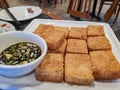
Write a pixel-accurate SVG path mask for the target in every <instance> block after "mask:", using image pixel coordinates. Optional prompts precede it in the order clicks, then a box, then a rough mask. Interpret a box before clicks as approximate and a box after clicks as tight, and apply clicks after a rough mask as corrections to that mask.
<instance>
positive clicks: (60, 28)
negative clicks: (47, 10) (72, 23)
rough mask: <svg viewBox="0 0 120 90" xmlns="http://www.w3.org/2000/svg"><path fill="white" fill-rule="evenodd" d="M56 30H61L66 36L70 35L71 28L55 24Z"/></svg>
mask: <svg viewBox="0 0 120 90" xmlns="http://www.w3.org/2000/svg"><path fill="white" fill-rule="evenodd" d="M54 30H59V31H62V32H64V33H65V38H67V37H68V33H69V28H68V27H61V26H55V27H54Z"/></svg>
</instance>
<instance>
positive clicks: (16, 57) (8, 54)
mask: <svg viewBox="0 0 120 90" xmlns="http://www.w3.org/2000/svg"><path fill="white" fill-rule="evenodd" d="M40 55H41V49H40V47H39V46H38V45H36V44H33V43H30V42H21V43H17V44H15V45H12V46H10V47H8V48H7V49H5V50H4V51H3V52H1V53H0V64H3V65H5V64H6V65H21V64H26V63H30V62H32V61H34V60H35V59H37V58H38V57H39V56H40Z"/></svg>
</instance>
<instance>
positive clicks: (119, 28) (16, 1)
mask: <svg viewBox="0 0 120 90" xmlns="http://www.w3.org/2000/svg"><path fill="white" fill-rule="evenodd" d="M7 1H8V2H9V4H10V6H11V7H13V6H21V5H35V6H39V2H38V1H39V0H7ZM60 1H61V0H58V3H57V6H56V8H55V7H54V6H51V5H49V4H47V3H46V5H45V8H46V9H47V10H49V11H50V12H53V13H55V14H56V15H59V16H61V17H62V18H63V19H65V20H75V19H74V18H72V17H70V15H69V14H67V13H66V11H67V7H68V2H69V0H66V2H65V0H63V3H62V4H61V2H60ZM98 1H100V0H98ZM98 7H99V2H98V5H97V10H96V13H97V12H98ZM107 8H109V6H108V5H105V6H104V8H103V10H102V12H101V14H100V17H103V16H104V13H105V12H106V10H107ZM114 18H115V16H114V15H113V16H112V19H111V20H110V21H109V24H110V25H111V27H112V29H113V31H114V32H115V34H116V35H117V37H118V39H119V40H120V14H119V16H118V19H117V22H116V23H114V24H113V20H114ZM90 21H96V19H94V18H91V19H90ZM99 22H103V20H102V21H99Z"/></svg>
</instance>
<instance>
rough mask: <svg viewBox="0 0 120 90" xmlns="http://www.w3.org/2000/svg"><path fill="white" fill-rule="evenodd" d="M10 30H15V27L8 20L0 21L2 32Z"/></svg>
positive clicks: (0, 31) (0, 30)
mask: <svg viewBox="0 0 120 90" xmlns="http://www.w3.org/2000/svg"><path fill="white" fill-rule="evenodd" d="M9 31H15V27H14V26H13V25H12V24H10V23H8V22H5V21H0V33H3V32H9Z"/></svg>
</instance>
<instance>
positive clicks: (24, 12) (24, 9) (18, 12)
mask: <svg viewBox="0 0 120 90" xmlns="http://www.w3.org/2000/svg"><path fill="white" fill-rule="evenodd" d="M28 8H30V9H31V10H32V11H33V13H30V12H29V11H28ZM9 10H10V12H11V13H12V14H13V15H14V16H15V18H16V19H17V20H18V21H24V20H28V19H31V18H34V17H36V16H38V15H40V14H41V12H42V10H41V9H40V7H36V6H17V7H11V8H9ZM0 19H2V20H6V21H13V20H12V18H11V17H10V16H9V15H8V13H7V12H6V11H5V10H4V9H3V10H1V11H0Z"/></svg>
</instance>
